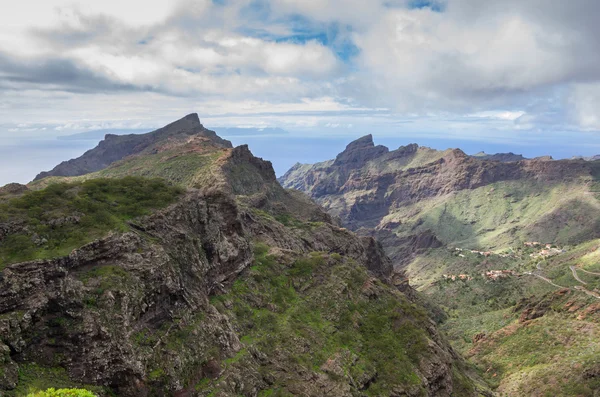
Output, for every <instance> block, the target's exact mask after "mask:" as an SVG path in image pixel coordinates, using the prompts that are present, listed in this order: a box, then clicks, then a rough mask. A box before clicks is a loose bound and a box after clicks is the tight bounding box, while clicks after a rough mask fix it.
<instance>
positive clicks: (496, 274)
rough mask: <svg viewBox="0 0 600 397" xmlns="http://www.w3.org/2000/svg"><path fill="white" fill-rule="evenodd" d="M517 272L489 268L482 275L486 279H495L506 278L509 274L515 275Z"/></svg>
mask: <svg viewBox="0 0 600 397" xmlns="http://www.w3.org/2000/svg"><path fill="white" fill-rule="evenodd" d="M516 275H517V272H515V271H514V270H490V271H487V272H485V273H483V276H484V277H485V278H487V279H488V280H492V281H496V280H498V279H501V278H507V277H510V276H516Z"/></svg>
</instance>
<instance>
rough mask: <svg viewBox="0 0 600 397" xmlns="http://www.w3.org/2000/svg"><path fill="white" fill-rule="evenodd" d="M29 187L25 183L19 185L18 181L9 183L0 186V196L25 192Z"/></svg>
mask: <svg viewBox="0 0 600 397" xmlns="http://www.w3.org/2000/svg"><path fill="white" fill-rule="evenodd" d="M28 190H29V189H28V188H27V186H25V185H21V184H20V183H9V184H7V185H4V186H2V187H0V197H1V196H14V195H19V194H22V193H25V192H26V191H28Z"/></svg>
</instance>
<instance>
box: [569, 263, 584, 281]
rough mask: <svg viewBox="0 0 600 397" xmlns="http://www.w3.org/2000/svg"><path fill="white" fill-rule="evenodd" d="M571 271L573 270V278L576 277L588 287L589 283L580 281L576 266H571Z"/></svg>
mask: <svg viewBox="0 0 600 397" xmlns="http://www.w3.org/2000/svg"><path fill="white" fill-rule="evenodd" d="M569 269H571V271H572V272H573V277H575V280H577V281H579V282H580V283H581V284H583V285H587V283H586V282H585V281H583V280H582V279H580V278H579V276H578V275H577V269H576V268H575V266H569Z"/></svg>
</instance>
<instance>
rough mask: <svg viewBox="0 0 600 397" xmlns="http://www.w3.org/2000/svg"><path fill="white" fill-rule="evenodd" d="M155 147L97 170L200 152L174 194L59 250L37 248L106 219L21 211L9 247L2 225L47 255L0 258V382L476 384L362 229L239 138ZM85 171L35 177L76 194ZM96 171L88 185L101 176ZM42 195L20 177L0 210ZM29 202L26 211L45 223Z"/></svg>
mask: <svg viewBox="0 0 600 397" xmlns="http://www.w3.org/2000/svg"><path fill="white" fill-rule="evenodd" d="M192 138H193V136H192ZM194 142H196V141H194ZM211 145H212V146H211ZM168 153H169V157H168V159H165V158H163V157H160V155H161V153H158V154H157V153H149V154H147V155H146V154H144V155H139V156H135V157H134V158H128V159H124V160H123V161H122V162H119V163H118V164H116V165H113V166H112V167H109V168H107V169H106V170H103V171H100V172H104V174H102V175H103V176H104V177H109V178H114V177H121V176H123V173H124V172H125V171H127V173H126V174H127V175H140V174H141V175H147V174H148V173H149V172H150V175H156V174H157V173H158V174H160V173H161V172H163V170H164V161H170V160H171V159H172V158H174V157H173V156H175V155H176V156H175V158H176V159H178V161H181V160H182V159H185V161H186V164H187V165H190V164H193V165H195V164H200V165H201V166H199V167H197V168H195V169H193V170H189V171H188V174H187V175H188V176H189V177H186V178H183V179H175V181H174V182H175V183H176V184H178V185H180V186H185V187H186V190H185V192H184V193H179V195H178V196H176V200H175V202H174V203H172V204H169V205H168V206H167V207H166V208H163V209H154V210H153V212H152V213H151V214H149V215H145V216H141V217H139V216H138V217H134V218H123V219H125V221H124V223H123V222H122V221H119V222H117V223H115V224H116V225H118V227H115V228H114V230H112V232H109V233H104V235H102V236H101V237H99V238H95V239H94V240H93V241H92V242H90V243H88V244H85V245H83V246H78V247H77V248H75V249H73V250H72V251H71V252H70V253H68V254H67V255H62V256H60V255H58V256H52V255H51V253H52V252H54V251H52V250H51V249H50V247H46V246H45V245H48V244H54V241H61V240H58V237H57V236H62V238H63V239H65V240H67V241H72V240H70V239H71V237H72V236H73V235H77V233H80V234H81V233H83V232H86V233H88V232H87V231H88V230H94V233H97V232H98V230H104V229H97V228H96V229H89V228H90V227H91V226H89V222H88V220H87V217H88V216H89V215H90V214H89V213H86V212H85V210H81V207H77V206H75V207H72V208H71V207H69V208H68V211H79V212H80V213H78V214H77V217H78V219H77V221H76V222H75V221H73V222H71V223H69V222H54V223H52V225H54V226H50V223H47V224H46V223H43V224H41V225H37V224H36V225H33V224H31V225H29V224H27V222H34V221H28V219H30V218H27V217H26V218H23V219H25V221H24V222H25V225H24V227H22V228H20V229H19V230H18V231H13V230H12V229H10V230H9V229H7V231H6V236H3V238H2V239H0V248H2V247H1V246H2V245H3V244H6V243H7V242H13V243H14V241H13V240H11V234H14V233H21V235H23V236H25V238H30V237H33V235H32V234H33V233H35V234H36V235H37V238H38V240H39V242H37V243H36V244H39V245H36V246H37V247H38V248H37V249H39V250H45V251H44V252H45V253H46V254H44V256H43V257H48V256H50V257H49V259H43V260H34V261H27V262H20V263H12V264H7V263H3V264H2V266H0V268H2V267H4V268H3V270H2V272H1V273H0V391H2V392H0V393H2V394H4V395H7V396H13V395H14V396H17V395H21V394H22V393H23V392H25V391H27V390H30V389H39V388H46V387H53V386H85V385H87V386H86V387H88V388H90V389H92V390H94V391H95V392H96V393H97V394H99V395H107V394H109V393H116V394H117V395H120V396H159V395H176V396H209V395H210V396H233V395H244V396H257V395H290V394H291V395H305V396H329V395H339V396H357V395H393V396H420V395H431V396H434V395H435V396H450V395H464V396H470V395H476V394H477V388H478V386H477V385H476V384H475V383H474V381H473V380H472V379H471V378H469V376H468V375H467V370H466V368H465V365H464V364H463V362H462V360H461V359H460V357H458V356H457V355H456V353H454V351H453V350H452V349H451V348H449V346H448V345H447V343H446V342H445V341H444V340H443V338H441V337H440V335H439V334H438V332H437V330H436V328H435V325H434V323H433V322H432V321H431V320H430V319H429V317H428V315H427V313H426V311H425V310H424V309H423V308H422V307H421V306H420V304H418V303H416V300H415V297H414V291H412V290H411V289H410V287H408V285H407V284H406V278H405V276H404V275H403V273H402V272H398V271H394V269H393V267H392V264H391V261H390V260H389V258H388V257H387V256H385V254H384V253H383V250H382V249H381V247H380V246H379V244H378V243H377V242H375V241H374V240H373V239H372V238H369V237H358V236H356V235H355V234H353V233H352V232H350V231H348V230H346V229H342V228H340V227H339V226H338V225H336V224H334V223H333V222H332V221H331V218H330V217H329V216H328V215H327V214H325V213H324V212H323V211H321V210H320V208H319V207H318V206H316V205H315V204H314V203H313V202H311V201H310V200H308V199H307V198H306V197H304V196H303V195H301V194H298V193H297V192H287V191H285V190H284V189H283V188H282V187H281V186H280V185H279V184H278V183H277V181H276V180H275V176H274V172H273V169H272V167H271V164H270V163H269V162H267V161H264V160H262V159H258V158H255V157H254V156H252V154H251V153H250V152H249V150H248V149H247V147H238V148H235V149H228V148H223V147H222V145H221V144H219V143H218V142H217V143H216V144H210V145H209V146H206V145H205V144H204V143H203V144H202V145H200V146H198V145H197V144H196V143H193V144H190V141H189V139H186V140H185V141H183V142H179V143H175V144H170V145H169V149H168ZM144 156H147V157H144ZM157 156H158V157H157ZM142 160H143V161H142ZM163 160H164V161H163ZM132 164H136V165H138V166H136V167H132V166H131V165H132ZM140 164H143V167H142V166H139V165H140ZM187 168H193V167H182V168H181V169H187ZM157 170H158V171H157ZM94 175H97V174H91V176H90V175H86V176H83V177H79V179H77V178H75V179H73V178H70V179H69V178H65V179H63V182H64V181H71V183H72V185H69V184H67V185H55V186H60V189H58V188H54V187H52V186H54V185H50V187H49V188H48V189H55V191H56V192H67V195H72V199H70V200H71V201H68V203H70V204H68V205H69V206H72V205H75V204H77V205H79V204H81V203H82V198H78V197H79V196H78V195H81V194H83V193H82V192H84V193H85V192H86V191H85V189H86V188H88V184H90V183H91V184H96V182H94V181H95V180H94V179H93V177H94ZM53 180H54V181H60V179H59V178H55V179H53ZM111 180H113V179H106V180H105V181H111ZM82 181H84V182H82ZM114 181H120V179H114ZM128 183H129V182H128ZM152 183H154V182H152ZM100 185H101V188H100V191H102V192H104V191H107V190H106V189H108V188H105V187H104V186H105V185H106V186H110V183H108V182H106V183H105V182H102V184H100ZM33 186H34V188H35V189H39V188H40V187H41V186H39V185H35V184H34V185H33ZM119 186H120V185H119V184H117V188H116V190H115V191H117V192H120V191H122V189H121V188H120V187H119ZM108 191H110V192H113V190H108ZM44 192H45V191H44V190H42V191H37V192H25V191H24V190H23V189H20V190H19V192H17V193H16V194H17V195H22V196H21V197H20V199H19V200H20V201H11V200H16V199H10V200H8V201H7V202H6V203H5V205H7V206H9V207H3V208H7V214H8V216H7V218H8V219H4V218H0V221H2V222H4V224H9V223H11V222H13V221H14V219H11V217H15V216H21V215H22V214H24V213H25V214H30V212H28V211H30V210H32V211H38V210H37V209H33V208H34V206H35V205H36V203H37V202H36V200H35V198H36V197H45V196H43V195H42V193H44ZM175 193H177V192H175ZM115 194H116V193H111V194H107V195H106V196H103V195H100V196H93V197H94V200H95V202H96V204H97V205H98V206H99V207H93V208H100V209H101V210H102V212H101V214H102V215H101V217H102V219H104V218H107V217H108V219H110V218H111V217H117V216H119V217H123V216H124V215H123V214H130V213H133V212H127V211H126V212H122V208H121V207H122V206H126V208H129V206H130V205H133V204H132V203H130V202H128V201H126V200H125V198H121V197H120V196H115ZM30 195H31V196H30ZM63 195H64V194H63V193H60V195H59V196H60V197H62V196H63ZM69 197H71V196H69ZM86 197H87V196H86ZM115 197H117V198H115ZM169 197H172V196H169ZM173 197H174V196H173ZM140 199H141V197H140ZM53 200H55V199H53ZM103 200H105V201H106V202H107V204H108V205H107V206H103V204H102V203H101V202H102V201H103ZM56 202H62V201H56ZM167 202H168V201H165V203H167ZM28 203H29V204H31V206H32V207H31V208H30V207H28V205H29V204H28ZM73 203H75V204H73ZM83 203H86V202H85V201H83ZM10 205H19V206H20V207H19V208H18V210H14V211H12V210H10ZM86 205H87V204H86ZM40 208H42V211H43V213H42V217H41V218H40V219H41V220H42V222H47V221H46V220H45V219H46V218H48V219H50V221H52V220H53V219H55V217H56V215H52V214H47V212H52V211H51V210H46V209H45V208H47V207H40ZM84 208H85V206H84ZM89 208H92V207H89ZM23 211H25V212H23ZM68 211H67V210H64V209H61V213H60V216H61V218H60V219H63V218H64V219H67V217H68V216H71V215H69V214H67V212H68ZM97 211H99V210H97ZM69 219H70V218H69ZM98 219H100V218H98ZM50 221H48V222H50ZM106 224H107V225H110V224H111V223H106ZM86 228H87V229H86ZM44 233H47V235H46V234H44ZM46 237H48V238H46ZM20 240H23V238H20ZM44 240H46V241H44ZM84 240H85V239H84ZM84 240H83V241H84ZM36 241H37V240H36ZM77 241H80V240H77ZM57 244H63V243H57ZM68 246H69V245H66V247H68ZM60 247H62V246H60ZM60 247H59V248H60ZM37 253H38V251H33V252H32V255H37ZM48 253H50V254H48ZM13 258H14V257H13Z"/></svg>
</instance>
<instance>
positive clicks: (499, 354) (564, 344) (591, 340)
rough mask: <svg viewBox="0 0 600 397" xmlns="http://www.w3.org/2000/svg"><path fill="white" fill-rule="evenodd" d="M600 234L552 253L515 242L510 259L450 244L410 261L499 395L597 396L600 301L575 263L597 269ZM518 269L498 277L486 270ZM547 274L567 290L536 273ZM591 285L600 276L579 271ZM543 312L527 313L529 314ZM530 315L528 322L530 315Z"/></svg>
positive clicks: (450, 332)
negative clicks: (542, 253) (543, 255)
mask: <svg viewBox="0 0 600 397" xmlns="http://www.w3.org/2000/svg"><path fill="white" fill-rule="evenodd" d="M599 247H600V241H599V240H593V241H589V242H587V243H584V244H581V245H578V246H575V247H570V248H569V249H568V251H567V252H565V253H562V254H559V255H556V256H553V257H549V258H531V257H530V254H532V253H536V252H539V251H540V250H541V249H542V248H541V247H538V248H525V247H523V248H517V247H515V248H513V249H511V250H508V251H507V252H510V257H500V256H499V255H491V256H488V257H485V256H482V255H479V254H473V253H470V252H469V251H467V250H463V251H455V250H448V249H447V248H441V249H432V250H429V251H428V252H427V253H426V254H425V255H422V256H420V257H418V258H417V259H416V260H415V261H413V263H411V264H410V265H409V267H408V271H409V274H413V273H414V274H417V275H418V276H417V277H415V278H414V280H415V282H417V283H419V284H418V285H419V288H420V290H421V291H423V292H424V293H425V294H427V297H428V299H430V300H431V301H433V302H436V303H437V304H439V305H440V306H441V307H442V308H443V309H444V311H445V312H446V313H447V314H448V317H447V319H445V320H443V323H442V324H440V328H441V329H442V330H443V331H445V333H446V335H447V336H448V338H449V340H450V342H451V343H452V344H453V346H454V347H455V348H456V349H457V350H458V351H459V352H461V353H462V354H464V355H466V356H467V357H468V358H470V360H471V361H472V362H473V363H475V364H476V365H477V367H478V369H479V370H480V372H481V374H482V376H483V377H484V378H485V379H486V381H487V382H488V383H489V384H490V385H492V386H493V387H495V388H496V389H497V391H498V393H499V394H500V395H534V394H535V395H540V396H555V395H565V396H567V395H578V396H593V390H596V389H597V388H598V387H599V385H600V383H599V381H598V380H597V378H596V377H594V376H588V377H587V378H586V377H583V375H582V374H583V373H586V371H587V372H588V373H596V372H594V371H600V366H599V364H598V362H597V359H596V357H598V355H599V354H600V343H598V337H597V336H598V333H599V332H600V325H599V321H598V317H597V314H596V315H594V313H596V311H597V310H598V308H599V307H600V303H598V299H597V298H594V297H591V296H589V295H586V294H585V293H583V292H582V291H581V290H578V289H576V288H574V287H576V286H578V287H581V286H582V284H581V283H579V282H578V281H577V280H576V279H575V278H574V277H573V273H572V271H571V269H570V267H571V266H574V267H576V268H582V269H589V268H594V266H596V264H597V263H598V262H597V260H598V259H599V258H600V253H599V251H598V248H599ZM491 269H496V270H500V269H504V270H512V271H514V272H515V274H513V275H511V276H509V277H506V278H501V279H498V280H495V281H492V280H489V279H486V278H485V277H483V276H482V273H484V272H485V271H486V270H491ZM532 272H535V273H536V274H541V275H543V276H544V277H547V278H549V279H550V280H552V281H553V282H554V283H557V284H558V285H560V286H563V287H570V289H561V288H559V287H556V286H554V285H551V284H550V283H548V282H546V281H544V280H542V279H540V278H538V277H535V276H534V275H532V274H528V273H532ZM443 274H454V275H458V274H466V275H469V276H470V277H471V279H469V280H460V279H458V278H457V279H456V280H455V281H452V280H448V279H444V278H443V276H442V275H443ZM579 277H580V278H581V279H582V280H583V281H585V282H587V284H586V285H585V287H586V288H587V289H588V290H593V289H594V288H598V283H599V282H600V277H598V276H595V275H592V274H586V273H584V272H581V271H580V272H579ZM527 310H530V312H529V313H536V314H535V315H534V316H532V317H531V318H532V319H529V317H525V319H523V318H522V313H524V312H526V311H527ZM528 319H529V320H528Z"/></svg>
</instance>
